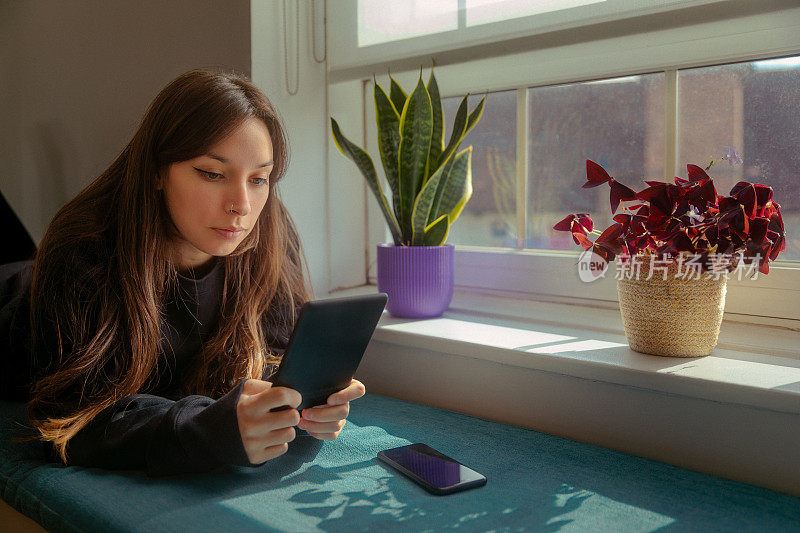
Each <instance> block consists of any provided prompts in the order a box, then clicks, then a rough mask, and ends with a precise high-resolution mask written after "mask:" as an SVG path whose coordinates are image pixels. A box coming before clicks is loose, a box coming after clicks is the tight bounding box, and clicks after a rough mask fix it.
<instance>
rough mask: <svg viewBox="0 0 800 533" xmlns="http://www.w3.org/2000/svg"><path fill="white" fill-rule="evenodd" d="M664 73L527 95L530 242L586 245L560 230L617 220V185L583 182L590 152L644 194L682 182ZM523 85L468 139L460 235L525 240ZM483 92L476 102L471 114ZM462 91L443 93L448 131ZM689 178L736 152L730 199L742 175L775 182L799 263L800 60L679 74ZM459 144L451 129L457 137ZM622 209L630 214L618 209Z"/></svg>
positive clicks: (720, 179)
mask: <svg viewBox="0 0 800 533" xmlns="http://www.w3.org/2000/svg"><path fill="white" fill-rule="evenodd" d="M664 83H665V78H664V74H663V73H653V74H644V75H638V76H625V77H620V78H612V79H608V80H600V81H592V82H582V83H571V84H564V85H555V86H547V87H536V88H531V89H527V90H528V101H529V108H528V119H529V122H528V124H529V131H528V146H527V155H528V183H527V189H528V198H527V215H526V227H527V231H526V235H525V241H524V243H525V248H532V249H547V250H575V249H576V248H575V244H574V243H573V242H572V239H571V237H570V235H569V234H568V233H566V232H559V231H555V230H553V229H552V227H553V225H554V224H555V223H556V222H558V221H559V220H561V219H562V218H563V217H564V216H566V215H567V214H569V213H577V212H588V213H590V214H591V215H592V218H593V220H594V221H595V223H596V225H597V226H599V227H600V228H601V229H605V228H606V227H607V226H608V225H609V224H611V222H612V221H611V215H610V205H609V191H608V187H596V188H593V189H582V188H581V185H582V184H583V183H584V182H585V181H586V167H585V161H586V159H591V160H593V161H595V162H597V163H599V164H600V165H602V166H603V167H604V168H605V169H606V170H607V171H608V172H609V174H611V175H612V176H614V177H615V178H617V179H619V180H620V181H621V182H622V183H624V184H625V185H627V186H629V187H631V188H632V189H635V190H640V189H642V188H643V187H644V186H645V184H644V183H643V181H642V180H644V179H648V180H660V181H665V180H671V179H672V178H673V177H674V176H671V175H670V176H667V175H666V173H668V172H667V171H665V165H664V152H665V146H664V142H665V140H664V131H665V124H664V115H665V113H664V99H665V98H664ZM516 94H517V91H515V90H510V91H500V92H494V93H489V94H488V96H487V99H486V107H485V110H484V114H483V117H482V118H481V121H480V122H479V123H478V125H477V126H476V127H475V129H474V130H472V132H471V133H470V134H469V135H468V136H467V138H466V139H465V140H464V142H463V143H462V148H464V147H466V146H468V145H473V168H472V172H473V175H472V179H473V197H472V199H471V200H470V201H469V202H468V203H467V205H466V207H465V209H464V211H463V212H462V214H461V217H460V218H459V220H458V221H457V222H456V223H455V224H454V225H453V226H452V227H451V233H450V237H449V238H448V241H449V242H452V243H454V244H462V245H472V246H491V247H507V248H513V247H516V246H517V239H516V237H517V235H516V219H517V207H516V206H517V198H516V194H517V192H516V191H517V188H516V152H517V146H516V120H517V119H516V117H517V108H516V106H517V104H516ZM481 97H482V95H473V96H471V97H470V109H471V108H472V107H474V105H475V104H476V103H477V102H478V101H479V99H480V98H481ZM460 100H461V99H460V98H459V97H453V98H445V99H443V106H444V112H445V117H446V118H445V123H446V127H447V126H450V124H449V123H450V122H452V120H453V117H454V116H455V111H456V109H457V107H458V104H459V102H460ZM677 100H678V113H677V115H678V124H677V138H678V141H677V157H678V163H679V166H678V168H679V171H678V175H680V176H682V177H685V176H686V164H687V163H692V164H696V165H698V166H701V167H705V166H706V165H708V163H709V162H710V161H712V160H719V159H720V158H721V157H722V156H723V154H725V152H726V150H728V151H729V150H731V149H733V150H736V153H737V154H740V155H741V158H742V163H743V164H738V165H730V164H729V162H728V161H721V162H718V163H716V164H715V165H714V166H713V167H712V168H711V169H710V170H709V174H710V175H711V177H712V178H714V183H715V185H716V188H717V191H718V193H719V194H728V193H729V192H730V189H731V187H732V186H733V185H735V184H736V183H737V182H738V181H740V180H743V179H744V180H748V181H750V182H754V183H764V184H767V185H770V186H771V187H772V188H773V189H774V191H775V196H774V198H775V200H776V201H777V202H778V203H780V204H781V207H782V213H783V220H784V225H785V227H786V232H787V246H786V251H785V252H784V253H783V254H781V255H780V256H779V259H780V260H800V194H799V193H798V186H800V149H799V147H800V128H798V126H797V125H798V124H800V57H795V58H782V59H777V60H764V61H753V62H746V63H736V64H730V65H721V66H714V67H704V68H694V69H684V70H680V71H678V98H677ZM447 139H449V132H448V133H447V137H446V140H447ZM618 212H619V211H618Z"/></svg>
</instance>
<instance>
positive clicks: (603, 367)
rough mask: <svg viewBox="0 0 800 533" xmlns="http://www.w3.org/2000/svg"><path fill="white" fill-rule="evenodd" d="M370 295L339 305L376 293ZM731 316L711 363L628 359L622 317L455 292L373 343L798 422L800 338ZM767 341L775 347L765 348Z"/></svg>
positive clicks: (787, 328) (384, 328) (383, 326)
mask: <svg viewBox="0 0 800 533" xmlns="http://www.w3.org/2000/svg"><path fill="white" fill-rule="evenodd" d="M374 291H375V287H374V286H372V285H364V286H362V287H357V288H353V289H348V290H345V291H341V292H338V293H336V295H337V296H345V295H350V294H360V293H366V292H374ZM742 320H743V317H740V316H733V317H730V316H728V315H726V317H725V320H724V321H723V326H722V330H721V333H720V341H719V344H718V346H717V348H716V349H715V350H714V351H713V352H712V353H711V354H710V355H708V356H706V357H688V358H680V357H659V356H653V355H647V354H641V353H638V352H635V351H633V350H631V349H630V347H629V346H628V344H627V341H626V339H625V334H624V331H623V328H622V319H621V317H620V314H619V309H618V308H616V307H614V306H613V305H611V304H609V305H608V306H607V307H586V306H578V305H568V304H564V303H554V302H540V301H530V300H522V299H515V298H509V297H502V296H496V295H488V294H480V293H475V292H466V291H456V293H455V294H454V296H453V302H452V304H451V306H450V309H448V310H447V311H446V312H445V313H444V315H442V317H440V318H433V319H399V318H393V317H391V316H389V314H388V313H386V312H384V315H383V317H382V318H381V320H380V322H379V324H378V327H377V329H376V331H375V334H374V336H373V338H374V339H375V340H377V341H379V342H384V343H389V344H395V345H403V346H407V347H414V348H422V349H426V350H432V351H436V352H441V353H446V354H451V355H457V356H461V357H467V358H472V359H482V360H487V361H492V362H495V363H499V364H501V365H507V366H514V367H520V368H527V369H533V370H540V371H545V372H554V373H558V374H563V375H569V376H574V377H578V378H582V379H590V380H597V381H603V382H607V383H614V384H618V385H625V386H631V387H637V388H643V389H649V390H654V391H660V392H664V393H669V394H680V395H682V396H688V397H692V398H699V399H705V400H711V401H719V402H728V403H736V404H741V405H747V406H751V407H757V408H762V409H770V410H774V411H779V412H784V413H791V414H800V349H798V346H800V330H798V329H797V328H796V327H795V328H793V327H791V325H788V324H786V323H787V322H792V321H781V322H782V324H781V325H780V326H765V325H761V324H751V323H745V322H742ZM765 337H768V340H767V339H765Z"/></svg>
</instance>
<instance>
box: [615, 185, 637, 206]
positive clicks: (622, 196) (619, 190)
mask: <svg viewBox="0 0 800 533" xmlns="http://www.w3.org/2000/svg"><path fill="white" fill-rule="evenodd" d="M635 199H636V192H634V190H633V189H631V188H630V187H627V186H625V185H623V184H621V183H620V182H618V181H617V180H613V179H612V180H611V212H612V213H613V212H615V211H616V210H617V207H619V203H620V201H622V200H635Z"/></svg>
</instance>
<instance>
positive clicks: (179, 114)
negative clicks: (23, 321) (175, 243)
mask: <svg viewBox="0 0 800 533" xmlns="http://www.w3.org/2000/svg"><path fill="white" fill-rule="evenodd" d="M249 117H255V118H258V119H260V120H262V121H263V122H264V124H265V125H266V126H267V128H268V130H269V133H270V137H271V139H272V144H273V161H274V167H273V170H272V173H271V175H270V180H269V187H270V194H269V198H268V200H267V203H266V205H265V207H264V210H263V211H262V212H261V215H260V217H259V220H258V223H257V224H256V225H255V226H254V227H253V230H252V231H251V232H250V234H249V235H248V236H247V237H246V238H245V239H244V240H243V242H242V243H241V244H240V245H239V246H238V247H237V249H236V250H235V251H234V252H233V253H232V254H230V255H228V256H226V257H224V258H220V260H222V261H223V262H224V272H225V281H224V284H223V292H222V300H221V304H220V314H219V321H218V327H217V331H216V333H215V334H214V336H213V337H212V338H210V339H208V340H207V341H206V342H205V343H204V346H203V350H202V353H201V355H200V357H199V359H198V360H197V361H196V363H195V364H194V366H193V368H192V370H191V371H190V372H189V373H188V374H187V375H186V376H185V377H184V379H183V381H182V384H181V385H182V389H183V390H184V392H186V393H187V394H189V393H191V394H203V395H207V396H211V397H219V396H220V395H222V394H224V393H225V392H227V391H229V390H230V389H231V388H232V387H233V386H234V385H235V384H236V383H237V382H238V381H239V380H241V379H244V378H256V379H257V378H261V377H262V373H263V371H264V369H265V367H266V365H267V364H269V363H274V362H277V361H278V360H279V356H277V355H274V354H272V353H270V350H269V346H270V344H271V343H272V342H274V341H275V337H274V335H271V334H270V333H269V331H287V328H290V327H291V323H292V322H293V321H294V318H295V317H296V314H297V311H298V310H299V307H300V306H301V305H302V304H303V303H304V302H305V301H306V300H308V299H309V298H310V297H311V293H312V290H311V288H310V286H308V285H307V284H306V280H307V277H306V276H304V269H305V271H306V272H307V266H306V264H305V256H304V255H303V251H302V248H301V245H300V240H299V237H298V235H297V231H296V229H295V226H294V223H293V222H292V219H291V217H290V216H289V214H288V212H287V211H286V209H285V207H284V205H283V203H282V202H281V201H280V198H279V195H278V194H276V193H277V190H276V189H275V187H276V185H277V183H278V182H279V181H280V179H281V178H282V177H283V176H284V174H285V172H286V168H287V164H288V146H287V139H286V134H285V132H284V127H283V125H282V123H281V120H280V117H279V116H278V114H277V112H276V111H275V109H274V107H273V106H272V104H271V103H270V101H269V99H268V98H267V97H266V96H265V95H264V93H263V92H261V91H260V90H259V89H258V88H257V87H256V86H255V85H253V84H252V83H251V82H250V81H249V80H248V79H247V78H246V77H244V76H242V75H239V74H237V73H234V72H226V71H214V70H208V69H197V70H192V71H189V72H186V73H185V74H182V75H180V76H178V77H177V78H176V79H175V80H173V81H172V82H170V83H169V84H168V85H167V86H166V87H165V88H164V89H163V90H162V91H161V92H160V93H159V94H158V95H157V96H156V98H155V100H153V102H152V103H151V105H150V107H149V109H148V110H147V112H146V114H145V116H144V118H143V119H142V121H141V124H140V125H139V128H138V130H137V131H136V133H135V135H134V136H133V139H132V140H131V141H130V142H129V143H128V145H127V146H126V147H125V149H124V150H123V151H122V153H120V154H119V156H118V157H117V158H116V160H115V161H114V162H113V163H112V164H111V166H110V167H109V168H108V169H106V170H105V171H104V172H103V173H102V174H101V175H100V176H99V177H98V178H97V179H95V180H94V181H93V182H92V183H91V184H90V185H89V186H88V187H86V188H85V189H84V190H83V191H81V192H80V193H79V194H78V195H77V196H76V197H75V198H73V199H72V200H71V201H69V202H68V203H67V204H66V205H64V206H63V207H62V208H61V209H60V210H59V211H58V213H56V215H55V217H54V218H53V220H52V221H51V222H50V224H49V226H48V227H47V230H46V232H45V234H44V237H43V238H42V241H41V244H40V246H39V249H38V250H37V252H36V255H35V260H34V269H33V277H32V281H31V294H30V297H31V317H30V318H31V326H32V327H31V332H32V347H33V350H34V353H48V354H51V355H50V357H51V363H50V367H49V369H48V370H47V372H46V373H45V375H44V377H42V378H41V379H39V380H38V381H37V382H36V384H35V386H34V387H33V390H32V393H31V401H30V402H29V404H28V415H29V417H30V419H31V421H32V422H33V424H34V426H35V427H36V428H37V429H38V432H39V434H40V438H41V439H42V440H45V441H49V442H52V443H53V445H54V446H55V448H56V450H57V451H58V453H59V454H60V456H61V458H62V460H64V461H65V462H66V447H67V443H68V442H69V440H70V439H71V438H72V437H73V436H74V435H75V434H76V433H77V432H78V431H80V430H81V429H82V428H83V427H84V426H86V424H88V423H89V422H90V421H91V420H92V418H93V417H95V416H96V415H97V414H98V413H99V412H100V411H102V410H103V409H105V408H107V407H108V406H110V405H112V404H113V403H114V402H115V401H116V400H118V399H120V398H123V397H125V396H128V395H130V394H135V393H137V392H139V391H140V389H141V388H142V387H143V386H144V385H145V384H146V383H147V381H148V379H149V378H151V377H152V375H153V374H154V371H155V370H156V365H157V360H158V357H159V349H158V347H159V345H160V342H159V341H160V338H161V324H160V320H161V317H162V313H163V311H162V305H163V301H164V298H165V297H166V296H167V295H168V294H169V293H170V291H172V290H173V289H174V288H175V287H176V284H177V281H178V278H177V271H176V268H175V265H174V264H173V263H172V262H171V259H170V258H171V254H169V253H168V252H169V250H170V242H171V240H170V239H171V237H172V236H174V232H175V231H176V228H174V225H173V223H172V220H171V218H170V216H169V212H168V210H167V207H166V203H165V201H164V198H163V195H162V191H160V190H158V189H157V183H158V180H159V177H160V176H164V175H166V172H167V170H168V168H169V165H170V164H171V163H175V162H180V161H185V160H188V159H192V158H194V157H197V156H199V155H201V154H204V153H206V151H207V149H208V148H210V147H211V146H212V145H214V144H216V143H217V142H219V141H220V140H221V139H223V138H225V137H226V136H227V135H229V134H230V133H231V132H233V131H234V130H235V129H236V128H237V127H238V126H239V125H240V124H241V123H242V121H243V120H245V119H247V118H249ZM279 340H283V341H284V342H285V340H286V339H285V338H283V339H279ZM39 350H44V351H45V352H40V351H39Z"/></svg>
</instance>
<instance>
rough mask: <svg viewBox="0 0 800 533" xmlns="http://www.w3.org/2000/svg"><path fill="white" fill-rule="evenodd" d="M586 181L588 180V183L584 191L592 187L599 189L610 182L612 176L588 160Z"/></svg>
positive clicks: (584, 185) (585, 184) (584, 186)
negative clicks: (599, 186)
mask: <svg viewBox="0 0 800 533" xmlns="http://www.w3.org/2000/svg"><path fill="white" fill-rule="evenodd" d="M586 179H587V180H588V181H587V182H586V183H584V184H583V187H582V188H584V189H588V188H591V187H597V186H598V185H601V184H603V183H605V182H607V181H609V180H611V176H609V175H608V172H606V171H605V169H604V168H603V167H601V166H600V165H598V164H597V163H595V162H594V161H592V160H591V159H587V160H586Z"/></svg>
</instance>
